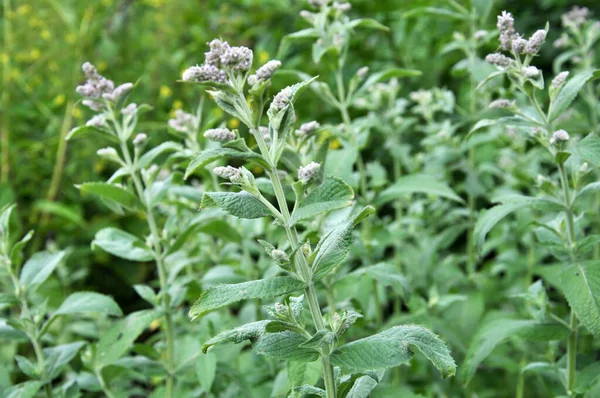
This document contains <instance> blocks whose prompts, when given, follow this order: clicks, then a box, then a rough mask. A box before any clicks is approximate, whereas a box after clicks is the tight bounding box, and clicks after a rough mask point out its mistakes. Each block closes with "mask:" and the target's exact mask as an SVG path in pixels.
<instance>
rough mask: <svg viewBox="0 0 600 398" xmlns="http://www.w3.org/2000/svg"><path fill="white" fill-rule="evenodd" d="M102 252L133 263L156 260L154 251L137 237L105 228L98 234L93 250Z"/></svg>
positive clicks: (93, 243)
mask: <svg viewBox="0 0 600 398" xmlns="http://www.w3.org/2000/svg"><path fill="white" fill-rule="evenodd" d="M95 247H100V248H101V249H102V250H104V251H106V252H108V253H110V254H112V255H114V256H117V257H121V258H124V259H127V260H131V261H150V260H152V259H153V258H154V254H153V253H152V250H150V249H149V248H148V246H146V244H145V243H144V242H143V241H142V240H141V239H140V238H138V237H137V236H134V235H131V234H130V233H127V232H125V231H122V230H120V229H118V228H104V229H101V230H100V231H98V232H96V236H95V237H94V240H93V241H92V248H95Z"/></svg>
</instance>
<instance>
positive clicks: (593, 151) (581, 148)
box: [573, 134, 600, 167]
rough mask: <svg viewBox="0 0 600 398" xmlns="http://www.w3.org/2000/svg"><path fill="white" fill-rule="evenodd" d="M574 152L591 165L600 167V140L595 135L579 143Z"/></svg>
mask: <svg viewBox="0 0 600 398" xmlns="http://www.w3.org/2000/svg"><path fill="white" fill-rule="evenodd" d="M573 152H574V153H575V154H577V155H578V156H580V157H581V158H583V159H584V160H587V161H588V162H590V163H591V164H593V165H595V166H597V167H600V138H598V136H596V135H595V134H590V135H588V136H587V137H585V138H584V139H582V140H581V141H579V142H578V143H577V144H576V145H575V147H574V148H573Z"/></svg>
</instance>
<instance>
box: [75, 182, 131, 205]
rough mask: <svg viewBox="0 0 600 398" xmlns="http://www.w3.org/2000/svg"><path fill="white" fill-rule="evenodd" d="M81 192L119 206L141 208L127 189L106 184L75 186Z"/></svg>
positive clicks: (90, 183)
mask: <svg viewBox="0 0 600 398" xmlns="http://www.w3.org/2000/svg"><path fill="white" fill-rule="evenodd" d="M76 187H77V188H79V190H80V191H81V192H86V193H91V194H94V195H97V196H99V197H101V198H102V199H108V200H111V201H113V202H116V203H118V204H120V205H121V206H123V207H125V208H127V209H130V210H136V209H140V208H141V207H142V204H141V202H140V201H139V199H138V198H137V196H135V195H134V194H133V193H131V192H130V191H128V190H127V189H124V188H121V187H119V186H117V185H114V184H108V183H106V182H86V183H85V184H80V185H76Z"/></svg>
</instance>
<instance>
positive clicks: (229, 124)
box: [227, 119, 240, 129]
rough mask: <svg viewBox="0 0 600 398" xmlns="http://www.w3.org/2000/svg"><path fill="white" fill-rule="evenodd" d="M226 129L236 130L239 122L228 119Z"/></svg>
mask: <svg viewBox="0 0 600 398" xmlns="http://www.w3.org/2000/svg"><path fill="white" fill-rule="evenodd" d="M227 127H229V128H230V129H237V128H238V127H240V121H239V120H237V119H229V122H227Z"/></svg>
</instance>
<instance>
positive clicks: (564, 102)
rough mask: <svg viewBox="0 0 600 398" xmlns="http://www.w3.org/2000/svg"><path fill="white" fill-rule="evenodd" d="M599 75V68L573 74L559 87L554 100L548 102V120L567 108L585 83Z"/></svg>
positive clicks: (553, 118)
mask: <svg viewBox="0 0 600 398" xmlns="http://www.w3.org/2000/svg"><path fill="white" fill-rule="evenodd" d="M599 77H600V70H598V69H596V70H593V71H591V70H590V71H583V72H580V73H578V74H577V75H575V76H573V77H572V78H570V79H569V80H567V82H566V83H565V85H564V86H562V88H561V89H560V91H559V92H558V94H557V95H556V97H555V98H554V101H552V103H551V104H550V110H549V111H548V115H549V119H550V121H552V120H555V119H556V118H557V117H559V116H560V115H561V114H562V113H563V112H564V111H566V110H567V108H568V107H569V105H571V103H572V102H573V100H574V99H575V97H577V94H579V91H580V90H581V89H582V88H583V86H585V84H586V83H588V82H590V81H592V80H595V79H597V78H599Z"/></svg>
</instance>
